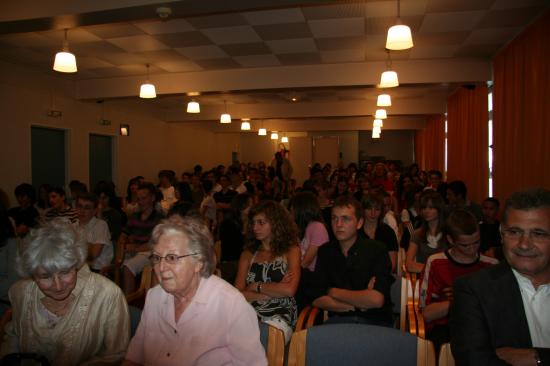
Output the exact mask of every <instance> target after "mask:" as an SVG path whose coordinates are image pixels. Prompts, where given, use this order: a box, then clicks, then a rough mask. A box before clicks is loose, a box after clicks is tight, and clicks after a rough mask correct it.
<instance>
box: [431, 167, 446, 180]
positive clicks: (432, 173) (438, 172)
mask: <svg viewBox="0 0 550 366" xmlns="http://www.w3.org/2000/svg"><path fill="white" fill-rule="evenodd" d="M430 175H437V176H438V177H439V178H441V179H443V174H442V173H441V172H440V171H439V170H435V169H432V170H430V171H429V172H428V176H430Z"/></svg>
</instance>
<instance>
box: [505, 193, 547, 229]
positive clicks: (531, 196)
mask: <svg viewBox="0 0 550 366" xmlns="http://www.w3.org/2000/svg"><path fill="white" fill-rule="evenodd" d="M540 208H543V209H550V190H548V189H546V188H541V187H539V188H530V189H527V190H524V191H519V192H514V193H512V194H511V195H510V197H509V198H508V199H507V200H506V204H505V205H504V213H503V215H502V222H503V223H504V224H506V223H507V220H508V215H509V213H510V210H521V211H529V210H535V209H540Z"/></svg>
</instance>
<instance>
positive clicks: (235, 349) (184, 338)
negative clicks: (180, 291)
mask: <svg viewBox="0 0 550 366" xmlns="http://www.w3.org/2000/svg"><path fill="white" fill-rule="evenodd" d="M174 314H175V311H174V296H173V295H171V294H169V293H167V292H166V291H164V289H163V288H162V287H161V286H160V285H157V286H156V287H154V288H152V289H151V290H149V292H148V293H147V297H146V298H145V306H144V308H143V312H142V313H141V320H140V322H139V326H138V328H137V331H136V334H135V336H134V338H132V341H131V342H130V346H129V347H128V353H127V354H126V359H127V360H130V361H133V362H136V363H138V364H142V365H155V366H164V365H174V366H176V365H177V366H186V365H196V366H200V365H207V366H210V365H243V366H263V365H267V360H266V356H265V351H264V348H263V347H262V344H261V343H260V331H259V328H258V318H257V316H256V312H255V311H254V308H252V306H250V304H248V303H247V302H246V300H245V298H244V296H243V295H242V294H241V293H240V292H239V291H238V290H237V289H236V288H234V287H233V286H231V285H230V284H228V283H227V282H225V281H224V280H222V279H221V278H219V277H217V276H215V275H212V276H210V277H208V278H201V280H200V284H199V288H198V289H197V292H196V293H195V296H194V297H193V299H192V300H191V303H190V304H189V305H188V306H187V308H186V309H185V311H184V312H183V314H182V315H181V316H180V318H179V320H178V321H177V322H176V320H175V315H174Z"/></svg>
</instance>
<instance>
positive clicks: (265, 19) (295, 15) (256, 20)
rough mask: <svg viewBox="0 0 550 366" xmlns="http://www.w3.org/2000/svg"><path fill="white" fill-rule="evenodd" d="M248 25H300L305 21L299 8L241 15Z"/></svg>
mask: <svg viewBox="0 0 550 366" xmlns="http://www.w3.org/2000/svg"><path fill="white" fill-rule="evenodd" d="M243 16H244V17H245V18H246V20H248V23H250V25H265V24H285V23H301V22H304V21H305V18H304V14H303V13H302V10H301V9H300V8H290V9H275V10H264V11H252V12H248V13H243Z"/></svg>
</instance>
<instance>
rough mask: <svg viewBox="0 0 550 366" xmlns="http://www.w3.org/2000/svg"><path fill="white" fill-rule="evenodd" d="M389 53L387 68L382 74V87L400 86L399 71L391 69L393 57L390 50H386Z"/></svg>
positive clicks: (380, 85)
mask: <svg viewBox="0 0 550 366" xmlns="http://www.w3.org/2000/svg"><path fill="white" fill-rule="evenodd" d="M386 52H387V53H388V60H387V61H386V66H387V70H386V71H384V72H383V73H382V75H381V76H380V84H379V85H378V86H379V87H380V88H393V87H396V86H399V80H398V79H397V73H396V72H395V71H393V70H392V69H391V57H390V50H386Z"/></svg>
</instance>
